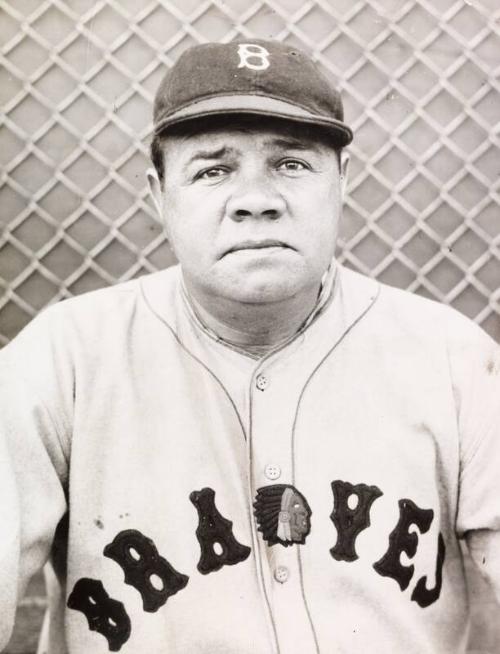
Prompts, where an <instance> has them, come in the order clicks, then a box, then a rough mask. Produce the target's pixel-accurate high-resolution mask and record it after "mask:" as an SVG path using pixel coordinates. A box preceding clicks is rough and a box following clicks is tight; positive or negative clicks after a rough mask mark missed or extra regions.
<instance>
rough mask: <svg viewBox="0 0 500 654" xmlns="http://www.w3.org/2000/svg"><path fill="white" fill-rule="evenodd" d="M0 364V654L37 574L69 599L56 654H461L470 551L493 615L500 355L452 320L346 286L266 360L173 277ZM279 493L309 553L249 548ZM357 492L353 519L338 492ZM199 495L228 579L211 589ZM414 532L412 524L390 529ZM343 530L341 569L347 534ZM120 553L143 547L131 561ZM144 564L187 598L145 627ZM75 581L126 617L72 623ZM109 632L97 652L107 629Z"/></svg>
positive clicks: (162, 276) (84, 301)
mask: <svg viewBox="0 0 500 654" xmlns="http://www.w3.org/2000/svg"><path fill="white" fill-rule="evenodd" d="M0 364H1V366H0V368H1V370H2V379H3V386H2V391H1V395H0V402H1V409H0V424H1V427H0V429H1V435H2V439H3V440H2V441H1V442H0V484H1V486H2V488H1V491H2V498H3V501H2V503H1V507H2V508H1V509H0V511H1V515H2V525H3V527H2V535H1V543H0V563H1V569H2V571H3V574H2V583H1V584H0V614H1V615H2V620H1V622H0V634H1V636H0V649H1V647H3V646H5V643H6V642H7V640H8V634H9V630H10V627H11V623H12V618H13V613H14V607H15V600H16V596H20V595H21V594H22V592H23V589H24V588H25V585H26V583H27V580H28V579H29V578H30V576H31V575H32V574H33V573H34V572H35V571H37V570H38V569H39V568H40V567H41V566H42V565H43V564H44V562H45V561H46V560H47V558H48V557H49V556H50V557H51V558H52V561H53V564H54V569H55V572H56V577H57V578H58V579H59V581H60V584H61V592H60V593H59V595H57V593H56V594H54V595H53V596H52V597H51V604H52V615H51V621H50V623H49V624H48V625H47V629H46V642H45V644H44V645H43V648H42V650H41V651H45V652H50V654H88V652H90V651H92V652H95V653H96V654H101V653H102V654H104V653H105V652H109V651H110V650H111V651H118V650H119V651H121V652H123V653H124V654H128V653H134V654H139V653H141V654H142V652H150V653H151V654H160V653H163V652H168V653H169V654H180V653H182V654H185V653H186V652H189V654H198V653H199V654H201V653H205V654H209V653H210V654H215V653H217V654H223V653H224V654H225V653H230V652H231V653H233V652H237V653H238V654H250V653H253V654H254V653H257V652H258V653H259V654H263V653H269V654H299V653H300V654H306V653H307V654H308V653H310V652H311V653H314V652H316V653H318V652H319V653H321V654H366V652H368V651H369V652H371V653H372V654H379V653H380V654H382V653H383V654H386V653H387V652H405V654H417V653H418V654H422V653H423V652H425V653H429V654H430V653H435V654H459V653H462V652H465V647H466V641H467V633H468V598H467V591H466V587H465V579H464V566H463V560H462V555H461V550H460V546H459V541H458V538H462V537H466V538H467V539H468V541H469V544H470V546H471V550H472V553H473V556H474V558H475V560H476V562H477V563H478V565H479V566H480V568H481V569H482V570H483V571H484V572H485V573H486V574H487V575H488V576H489V578H490V579H491V580H492V582H493V584H494V587H495V590H496V592H497V596H498V597H499V599H500V554H499V552H500V502H499V499H498V498H499V497H500V474H499V471H500V401H499V400H500V354H499V350H498V347H497V346H496V345H495V344H494V342H493V341H492V340H491V339H490V338H489V337H488V336H486V335H485V334H484V333H483V332H482V331H481V330H480V329H479V328H478V327H477V326H476V325H474V324H473V323H472V322H471V321H469V320H467V319H466V318H464V317H462V316H461V315H459V314H458V313H457V312H455V311H453V310H451V309H449V308H447V307H444V306H442V305H440V304H437V303H434V302H431V301H428V300H425V299H422V298H419V297H416V296H413V295H411V294H408V293H405V292H402V291H399V290H396V289H392V288H390V287H387V286H383V285H380V284H378V283H377V282H375V281H373V280H369V279H367V278H365V277H362V276H360V275H358V274H356V273H353V272H350V271H348V270H346V269H343V268H341V267H339V269H338V272H337V276H336V281H335V287H334V297H333V300H332V301H331V302H330V303H329V304H328V305H327V306H325V307H324V310H323V311H322V312H321V313H320V315H319V316H318V317H317V318H316V319H315V320H314V321H313V322H312V324H309V325H308V326H307V329H305V330H303V331H302V332H301V333H299V334H298V335H297V336H296V337H295V338H294V339H293V340H292V341H291V342H290V343H288V344H287V345H285V346H283V347H282V348H281V349H280V350H279V351H276V352H273V353H271V354H269V355H267V356H266V357H264V358H263V359H261V360H259V361H255V360H254V359H252V358H250V357H247V356H245V355H243V354H241V353H239V352H236V351H234V350H232V349H230V348H228V347H225V346H224V344H221V343H220V342H216V341H215V340H214V339H213V338H211V337H210V335H208V334H207V333H205V332H204V331H203V329H202V328H201V327H200V325H198V324H197V323H196V321H195V320H193V317H192V315H191V314H190V313H189V312H188V311H187V310H186V306H185V302H184V300H183V298H182V293H181V278H180V272H179V269H178V268H171V269H169V270H167V271H163V272H161V273H157V274H154V275H150V276H146V277H143V278H142V279H140V280H136V281H132V282H128V283H126V284H122V285H118V286H116V287H114V288H109V289H106V290H102V291H97V292H93V293H89V294H86V295H83V296H80V297H79V298H75V299H71V300H68V301H65V302H61V303H59V304H58V305H56V306H54V307H52V308H50V309H48V310H46V311H45V312H43V313H42V314H41V315H40V316H39V317H38V318H36V319H35V320H34V321H33V322H32V323H31V324H30V325H29V326H28V327H27V328H26V329H25V330H23V332H22V333H21V334H20V335H19V336H18V337H17V338H16V339H15V340H14V341H13V342H12V343H11V344H10V345H8V346H7V347H6V348H4V350H3V351H2V353H1V354H0ZM278 484H283V485H286V486H288V487H293V489H296V491H298V493H296V494H295V495H294V494H293V493H290V492H288V493H287V495H286V497H287V498H288V499H287V501H291V500H290V498H295V499H293V501H294V502H295V500H296V498H299V500H298V501H297V503H296V504H295V505H294V506H301V507H302V509H303V508H304V506H308V507H309V515H308V516H306V517H304V514H302V522H301V525H302V532H301V533H302V536H304V531H307V532H308V533H306V535H305V536H304V542H303V543H302V544H296V543H292V544H290V543H287V546H285V545H284V544H283V543H282V542H275V543H274V544H272V545H271V544H270V542H269V538H268V539H267V540H266V539H265V538H264V533H263V532H262V531H259V530H258V527H259V524H260V522H259V521H258V520H256V518H255V517H254V515H253V503H254V502H255V499H256V496H257V491H258V490H259V489H264V491H266V490H269V489H268V488H267V487H270V486H273V485H278ZM347 484H352V485H353V487H354V490H353V492H347V495H345V497H344V500H345V501H346V502H347V505H344V506H343V508H342V506H341V504H342V498H341V497H340V495H337V500H336V502H335V504H334V494H333V491H334V488H336V490H337V491H339V489H340V490H342V489H344V490H345V489H348V488H349V486H348V485H347ZM361 484H363V485H365V486H364V487H363V488H365V491H363V492H367V493H371V496H370V502H369V503H368V504H369V507H368V508H369V510H367V505H365V506H364V509H363V511H364V514H363V516H364V522H363V519H361V518H363V516H361V518H360V515H361V513H362V511H361V508H362V504H363V501H364V500H363V494H362V492H361V488H362V487H361V486H360V485H361ZM202 489H211V490H212V491H213V492H214V494H215V495H213V494H212V498H213V499H214V500H215V506H216V508H217V510H218V511H219V512H220V515H221V516H222V517H223V518H225V519H226V520H228V521H231V523H232V524H230V525H229V527H228V523H225V522H222V523H221V522H220V521H219V522H218V523H217V524H218V525H219V527H220V525H221V524H223V525H225V529H226V531H225V534H226V536H227V529H228V528H229V531H230V532H231V533H232V535H233V536H234V539H235V541H237V543H238V544H239V546H238V548H239V549H238V548H236V549H237V550H238V552H239V557H240V559H241V560H239V561H238V562H233V563H232V564H225V565H221V566H219V569H210V565H208V568H209V570H208V571H207V567H206V566H205V571H204V572H200V565H202V564H201V562H200V553H201V551H202V546H201V545H200V541H199V540H198V538H197V529H198V527H199V519H198V514H197V508H196V506H195V502H196V501H197V502H198V503H199V506H200V505H201V503H202V501H201V499H200V497H201V496H200V494H199V493H198V494H196V493H195V494H194V495H193V491H202ZM366 489H368V490H366ZM202 495H203V493H202ZM264 495H265V492H264ZM348 496H349V497H350V499H349V500H347V497H348ZM203 497H205V500H206V496H203ZM283 497H285V495H283ZM300 497H302V500H300ZM365 499H366V498H365ZM284 502H285V500H284V499H283V500H282V505H281V506H278V509H279V510H280V513H279V516H280V520H283V521H286V520H289V519H290V515H289V514H290V511H288V505H287V506H286V507H285V504H284ZM356 503H357V505H356ZM347 506H348V507H349V511H350V512H349V511H347V508H346V507H347ZM412 506H413V507H414V508H413V509H411V507H412ZM284 507H285V508H286V509H287V510H284ZM205 508H206V505H205ZM68 509H69V513H67V512H68ZM335 510H336V511H337V513H335ZM410 510H412V511H416V512H417V513H416V514H415V515H417V518H418V519H417V518H415V519H416V520H417V523H418V525H416V524H415V523H413V524H411V522H412V521H411V520H410V521H409V522H408V524H406V527H405V526H404V525H403V526H402V524H401V522H400V518H401V515H402V513H401V512H403V513H404V512H405V511H410ZM339 512H342V515H340V513H339ZM65 515H66V518H65V517H64V516H65ZM205 515H207V514H205ZM266 515H267V514H266ZM404 515H406V516H407V515H409V514H408V513H404ZM212 517H213V514H212ZM260 517H261V518H262V516H260ZM335 520H336V521H337V523H336V524H337V526H336V524H335ZM342 520H343V522H342ZM216 522H217V521H216ZM353 523H354V524H355V525H358V526H357V529H358V533H357V535H356V538H355V540H354V550H355V555H354V556H351V559H350V560H347V559H348V557H346V555H345V552H346V551H347V550H348V549H349V548H348V547H347V546H345V544H346V541H345V539H344V541H342V538H343V537H342V536H341V534H340V533H339V532H338V529H337V527H339V528H342V529H345V530H346V533H347V531H348V530H349V526H351V527H352V524H353ZM424 523H426V524H424ZM203 524H204V525H205V528H206V529H209V530H210V529H211V528H213V526H214V522H213V519H212V518H211V517H210V516H209V517H208V518H206V519H205V520H204V521H203ZM280 524H282V525H283V524H285V523H280ZM286 524H287V525H289V524H291V523H286ZM398 524H399V527H400V528H399V530H398V529H396V526H397V525H398ZM58 525H59V526H58ZM304 525H305V526H304ZM287 529H288V527H287ZM285 531H286V530H285ZM138 533H139V535H137V534H138ZM281 533H285V532H284V531H283V530H282V532H281ZM287 533H290V530H288V531H287ZM120 534H122V536H123V534H125V538H132V537H133V538H139V541H137V542H138V543H139V545H137V546H131V545H130V543H131V542H132V541H127V542H128V544H126V546H125V550H126V551H125V550H123V551H122V552H121V554H120V552H119V551H118V550H119V548H118V549H117V547H118V546H115V548H113V547H111V544H112V543H115V544H116V538H117V536H119V535H120ZM131 534H132V536H131ZM439 534H441V536H442V542H443V544H444V546H445V558H444V565H442V580H441V583H440V580H439V576H441V575H440V573H441V570H440V565H439V561H438V558H439V557H438V542H439V541H440V536H439ZM344 536H345V534H344ZM141 539H142V540H141ZM146 539H149V540H148V541H146ZM347 540H349V539H347ZM216 541H217V542H218V545H214V546H213V547H212V550H211V555H212V556H213V554H214V552H215V555H216V557H217V556H222V555H221V553H220V550H221V547H220V541H221V539H216ZM340 541H342V542H343V543H344V546H342V543H340ZM134 542H136V541H134ZM141 543H142V545H141ZM144 543H149V545H148V546H147V547H149V548H150V549H149V550H148V551H149V552H151V547H150V546H151V543H152V544H153V548H156V551H157V553H158V556H160V557H162V560H165V561H167V562H168V564H170V566H172V568H173V569H174V570H175V571H176V572H174V573H172V574H173V577H172V579H173V581H172V584H174V585H175V584H177V586H176V588H177V590H176V592H175V593H174V594H172V595H171V596H169V597H168V599H167V600H166V602H163V604H161V602H160V604H161V605H160V606H157V607H156V608H151V606H149V609H148V610H145V609H144V606H145V603H144V597H143V594H144V596H145V597H146V600H148V598H149V599H151V597H152V596H153V595H154V591H152V590H151V587H156V588H157V589H160V590H161V589H162V588H163V589H164V588H165V585H167V586H168V584H170V581H171V580H169V581H168V582H167V583H166V582H165V579H167V577H168V574H170V573H168V574H167V573H165V574H167V577H165V576H163V577H162V575H160V577H161V579H160V580H158V578H157V577H155V576H154V573H155V570H158V569H159V568H158V565H160V564H159V563H158V556H156V558H155V556H153V557H152V559H151V561H152V563H151V562H150V567H149V568H147V574H146V576H147V575H149V577H148V580H149V581H147V584H149V586H148V589H149V590H148V589H146V591H144V584H142V586H141V582H140V580H139V581H137V579H138V578H137V577H136V578H135V582H134V580H133V579H132V577H130V576H129V578H128V582H129V583H126V566H129V568H128V570H129V572H130V570H131V569H132V567H133V566H134V561H135V563H137V561H138V560H139V562H141V561H145V560H146V558H147V556H146V555H145V554H144V552H142V554H141V551H140V550H141V547H142V546H144V547H146V545H144ZM233 545H234V543H233ZM351 545H352V539H351ZM127 548H128V549H127ZM391 548H392V549H391ZM405 548H406V549H405ZM208 549H209V550H210V547H209V548H208ZM222 549H224V548H222ZM233 549H234V548H233ZM412 549H413V551H412ZM332 550H333V553H332ZM105 551H106V554H105V553H104V552H105ZM341 551H344V555H342V554H340V555H339V552H341ZM391 551H392V554H393V556H392V558H391V556H389V555H388V552H389V554H390V552H391ZM394 552H396V554H394ZM402 552H403V553H402ZM217 553H218V554H217ZM205 554H207V550H206V548H205ZM208 554H210V552H208ZM334 554H335V556H334ZM351 554H352V551H351ZM127 556H128V559H127V561H128V563H127V564H126V565H125V564H124V565H125V567H124V565H122V564H121V563H120V561H122V563H123V561H125V559H126V557H127ZM141 556H142V557H143V558H141ZM113 557H114V558H113ZM120 557H121V558H120ZM384 557H385V558H384ZM221 560H223V556H222V559H221ZM155 561H156V563H155ZM384 561H385V565H384V564H382V563H381V562H384ZM391 561H392V562H391ZM377 562H378V568H377V566H375V567H374V564H377ZM129 564H130V565H129ZM161 565H163V568H162V569H163V570H165V566H164V564H161ZM130 566H132V567H130ZM411 566H413V568H412V567H411ZM167 567H168V566H167ZM202 567H203V565H202ZM212 567H213V566H212ZM384 570H385V573H384V572H383V571H384ZM391 570H392V572H391ZM387 571H389V572H387ZM176 573H178V574H177V575H176ZM162 574H163V573H162ZM391 575H392V576H391ZM139 576H140V575H139ZM408 576H409V581H408V579H407V582H405V583H403V585H405V584H406V586H405V588H404V589H402V588H401V584H400V582H401V578H402V577H407V578H408ZM424 577H426V579H423V580H422V578H424ZM82 579H83V580H85V579H86V580H92V583H93V584H99V583H100V584H101V585H102V588H103V589H104V591H105V593H106V594H107V595H108V596H109V597H110V598H112V599H113V600H115V605H113V606H114V609H113V610H114V611H115V613H112V612H111V613H110V615H108V616H107V617H106V611H105V610H104V617H102V616H101V618H100V617H99V615H100V613H99V611H100V608H99V603H100V601H101V600H97V603H96V599H95V596H94V597H93V599H90V600H89V601H88V602H87V605H86V606H87V609H86V610H87V614H88V615H87V614H86V613H85V612H83V611H82V610H81V606H82V604H81V602H82V596H81V595H80V596H79V597H80V599H79V600H78V601H80V608H69V607H68V606H67V604H68V602H69V603H70V604H71V602H72V600H71V598H73V599H74V598H75V597H76V596H77V595H78V593H77V592H76V590H75V589H76V588H77V587H78V586H77V585H78V582H79V581H80V580H82ZM162 579H163V581H162ZM398 579H399V581H398ZM424 582H425V586H424V585H423V584H424ZM85 583H89V582H88V581H87V582H85ZM134 583H135V585H134ZM417 586H418V587H419V588H420V590H419V591H418V592H417V591H416V590H415V589H416V588H417ZM138 588H142V590H143V591H144V593H142V592H141V590H140V589H138ZM425 589H427V590H425ZM412 597H413V599H412ZM68 598H70V599H68ZM415 598H420V599H422V598H424V600H426V601H427V602H428V605H426V606H421V605H419V602H418V601H416V599H415ZM75 601H76V600H75ZM78 601H77V603H78ZM116 603H120V604H116ZM423 603H424V604H425V601H424V602H423ZM120 607H121V608H120ZM108 608H109V607H108ZM124 612H125V613H126V616H127V618H128V620H129V624H128V628H127V624H126V619H123V614H124ZM88 616H90V618H89V617H88ZM112 616H114V617H112ZM117 616H118V617H117ZM100 620H101V622H100ZM102 620H105V621H106V620H107V626H106V625H105V626H104V627H103V624H104V623H103V622H102ZM62 625H64V627H63V626H62ZM89 625H90V626H91V627H92V630H91V629H89ZM114 628H117V629H118V631H119V632H120V633H119V634H118V636H116V634H115V636H112V638H111V643H110V642H109V641H108V638H107V637H106V636H105V635H103V633H102V631H103V630H104V631H105V630H106V629H108V630H111V631H112V630H113V629H114ZM120 629H121V631H120Z"/></svg>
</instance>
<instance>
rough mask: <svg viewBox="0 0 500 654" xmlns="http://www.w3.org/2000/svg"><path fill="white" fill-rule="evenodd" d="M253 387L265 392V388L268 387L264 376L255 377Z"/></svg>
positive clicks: (267, 381)
mask: <svg viewBox="0 0 500 654" xmlns="http://www.w3.org/2000/svg"><path fill="white" fill-rule="evenodd" d="M255 385H256V386H257V388H258V389H259V391H265V390H266V388H267V387H268V386H269V379H268V378H267V377H266V376H265V375H262V374H261V375H257V379H256V380H255Z"/></svg>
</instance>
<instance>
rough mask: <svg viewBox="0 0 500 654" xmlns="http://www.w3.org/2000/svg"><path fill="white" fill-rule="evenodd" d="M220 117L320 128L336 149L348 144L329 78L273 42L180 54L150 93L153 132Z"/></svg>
mask: <svg viewBox="0 0 500 654" xmlns="http://www.w3.org/2000/svg"><path fill="white" fill-rule="evenodd" d="M221 114H254V115H265V116H274V117H277V118H283V119H286V120H292V121H298V122H303V123H309V124H314V125H322V126H324V127H326V128H327V129H329V130H330V131H331V132H332V136H334V138H335V139H336V141H337V143H338V145H339V146H344V145H347V144H348V143H350V142H351V141H352V131H351V129H350V128H349V127H348V126H347V125H346V124H345V123H344V110H343V107H342V100H341V98H340V94H339V92H338V91H337V89H336V88H335V84H334V82H333V80H332V79H330V78H329V77H327V76H326V75H325V74H323V73H322V72H321V71H320V70H319V68H318V66H317V65H316V64H315V63H314V62H313V60H312V59H311V58H310V57H309V56H308V55H306V54H305V53H304V52H302V51H301V50H298V49H297V48H296V47H295V46H292V45H289V44H286V43H280V42H278V41H264V40H261V39H256V40H250V39H249V40H245V41H237V42H234V43H206V44H203V45H197V46H194V47H192V48H189V49H188V50H185V51H184V53H183V54H182V55H181V56H180V57H179V59H178V61H177V63H176V64H175V65H174V66H173V67H172V68H171V69H170V70H169V71H168V72H167V74H166V75H165V77H164V78H163V80H162V82H161V83H160V86H159V88H158V91H157V93H156V97H155V102H154V111H153V115H154V132H155V134H159V133H160V132H162V131H164V130H166V129H167V128H168V127H169V126H172V125H176V124H179V123H182V122H186V121H189V120H194V119H196V118H201V117H205V116H212V115H221Z"/></svg>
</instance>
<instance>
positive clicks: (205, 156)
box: [186, 145, 234, 166]
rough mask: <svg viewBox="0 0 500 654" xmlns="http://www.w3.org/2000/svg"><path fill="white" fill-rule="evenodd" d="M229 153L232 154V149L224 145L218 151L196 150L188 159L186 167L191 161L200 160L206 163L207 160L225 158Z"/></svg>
mask: <svg viewBox="0 0 500 654" xmlns="http://www.w3.org/2000/svg"><path fill="white" fill-rule="evenodd" d="M230 152H234V150H233V148H228V147H227V146H225V145H224V146H222V147H221V148H219V149H218V150H198V151H197V152H195V153H194V154H193V155H192V156H191V157H190V158H189V160H188V161H187V163H186V166H189V165H190V164H192V163H193V161H198V159H201V160H202V161H206V160H209V159H220V158H221V157H224V156H226V155H227V154H229V153H230Z"/></svg>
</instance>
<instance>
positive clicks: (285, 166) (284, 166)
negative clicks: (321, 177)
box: [278, 159, 309, 173]
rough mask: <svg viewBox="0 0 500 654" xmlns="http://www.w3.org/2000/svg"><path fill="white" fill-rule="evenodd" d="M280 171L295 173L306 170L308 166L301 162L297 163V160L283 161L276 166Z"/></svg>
mask: <svg viewBox="0 0 500 654" xmlns="http://www.w3.org/2000/svg"><path fill="white" fill-rule="evenodd" d="M278 168H279V169H280V170H287V171H290V172H293V173H294V172H297V171H299V170H308V169H309V166H307V164H305V163H304V162H303V161H298V160H297V159H285V160H284V161H281V162H280V163H279V164H278Z"/></svg>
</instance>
